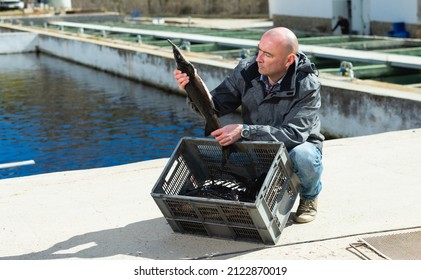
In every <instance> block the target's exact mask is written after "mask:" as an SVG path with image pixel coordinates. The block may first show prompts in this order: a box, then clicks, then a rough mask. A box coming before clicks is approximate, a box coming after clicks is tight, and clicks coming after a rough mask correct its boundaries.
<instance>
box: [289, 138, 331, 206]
mask: <svg viewBox="0 0 421 280" xmlns="http://www.w3.org/2000/svg"><path fill="white" fill-rule="evenodd" d="M289 157H290V158H291V161H292V165H293V168H294V171H295V173H296V174H297V175H298V178H300V181H301V190H300V196H301V198H304V199H311V200H313V199H315V198H316V197H317V196H318V195H319V193H320V191H321V190H322V182H321V180H320V179H321V176H322V171H323V164H322V153H321V151H320V150H319V148H317V147H316V146H315V145H314V144H312V143H309V142H304V143H303V144H300V145H298V146H296V147H295V148H293V149H292V150H291V151H290V152H289Z"/></svg>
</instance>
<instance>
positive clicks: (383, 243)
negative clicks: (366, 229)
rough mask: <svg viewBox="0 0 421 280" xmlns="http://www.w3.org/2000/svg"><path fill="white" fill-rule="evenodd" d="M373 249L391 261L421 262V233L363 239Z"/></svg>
mask: <svg viewBox="0 0 421 280" xmlns="http://www.w3.org/2000/svg"><path fill="white" fill-rule="evenodd" d="M362 241H363V242H364V243H366V244H367V246H369V247H370V248H371V249H373V250H375V251H376V252H377V253H379V254H381V255H383V256H384V257H385V258H387V259H391V260H421V231H414V232H406V233H396V234H389V235H383V236H375V237H367V238H362Z"/></svg>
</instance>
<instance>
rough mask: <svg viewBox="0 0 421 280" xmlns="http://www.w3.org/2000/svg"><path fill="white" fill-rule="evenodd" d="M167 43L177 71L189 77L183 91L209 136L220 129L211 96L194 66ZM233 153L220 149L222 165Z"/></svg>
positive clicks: (227, 147)
mask: <svg viewBox="0 0 421 280" xmlns="http://www.w3.org/2000/svg"><path fill="white" fill-rule="evenodd" d="M167 41H168V42H169V43H170V44H171V46H172V49H173V53H174V59H175V62H176V64H177V69H178V70H180V71H181V72H183V73H186V74H187V75H188V76H189V83H188V84H187V85H186V86H185V88H184V89H185V91H186V92H187V95H188V97H189V98H190V100H191V101H192V102H193V104H194V105H195V107H196V108H197V109H198V110H199V112H200V114H201V115H202V116H203V118H204V119H205V136H209V135H210V133H211V132H212V131H214V130H216V129H218V128H220V127H221V123H220V122H219V119H218V116H217V115H216V113H215V111H214V109H213V102H212V100H211V98H212V96H211V94H210V93H209V90H208V88H207V87H206V85H205V83H204V82H203V80H202V78H200V76H199V75H198V74H197V70H196V68H195V67H194V65H193V64H192V63H191V62H190V61H188V60H187V59H186V58H185V57H184V55H183V54H182V53H181V50H180V49H179V48H178V47H177V45H175V44H174V43H173V42H171V40H170V39H167ZM233 151H234V147H233V145H230V146H224V147H222V154H223V159H222V164H223V165H225V163H226V162H227V161H228V159H229V156H230V154H231V153H232V152H233Z"/></svg>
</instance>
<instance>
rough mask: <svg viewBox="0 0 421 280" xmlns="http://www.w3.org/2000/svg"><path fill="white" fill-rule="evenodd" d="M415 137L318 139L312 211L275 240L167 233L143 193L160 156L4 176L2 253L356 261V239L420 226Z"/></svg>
mask: <svg viewBox="0 0 421 280" xmlns="http://www.w3.org/2000/svg"><path fill="white" fill-rule="evenodd" d="M175 141H177V140H175ZM420 143H421V129H413V130H407V131H399V132H389V133H383V134H377V135H371V136H364V137H355V138H346V139H338V140H329V141H326V142H325V148H324V166H325V171H324V174H323V182H324V190H323V192H322V194H321V196H320V201H319V205H320V211H319V217H318V219H316V220H315V221H314V222H311V223H308V224H294V223H292V222H291V223H289V224H288V225H287V227H286V228H285V229H284V230H283V232H282V235H281V237H280V239H279V241H278V243H277V244H276V245H274V246H267V245H263V244H259V243H248V242H239V241H233V240H225V239H215V238H208V237H199V236H194V235H184V234H179V233H174V232H173V231H172V229H171V228H170V227H169V225H168V224H167V223H166V220H165V219H164V218H163V216H162V214H161V212H160V210H159V209H158V207H157V206H156V204H155V202H154V200H153V199H152V197H151V195H150V193H151V191H152V188H153V186H154V184H155V182H156V180H157V179H158V178H159V176H160V174H161V172H162V170H163V168H164V166H165V164H166V162H167V160H168V159H159V160H152V161H147V162H139V163H133V164H127V165H121V166H115V167H108V168H99V169H91V170H80V171H69V172H58V173H51V174H43V175H36V176H28V177H21V178H13V179H4V180H1V181H0V221H1V224H0V244H2V246H0V260H4V259H13V260H16V259H26V260H37V259H73V258H75V259H120V260H124V259H136V260H140V259H171V260H178V259H207V258H211V259H292V260H301V259H318V260H322V259H344V260H354V259H360V254H358V253H355V252H354V251H353V250H351V249H350V248H349V247H350V244H351V243H355V242H357V241H358V240H359V238H361V237H366V236H376V235H380V234H384V233H385V232H388V233H391V232H402V231H408V230H415V228H417V227H418V228H421V215H420V214H419V213H421V204H420V203H419V197H421V156H420V155H421V144H420ZM293 211H295V208H294V209H293ZM292 215H293V214H292ZM370 252H371V251H369V250H368V252H366V253H367V254H370ZM370 258H373V259H380V257H379V256H378V255H376V254H371V256H370Z"/></svg>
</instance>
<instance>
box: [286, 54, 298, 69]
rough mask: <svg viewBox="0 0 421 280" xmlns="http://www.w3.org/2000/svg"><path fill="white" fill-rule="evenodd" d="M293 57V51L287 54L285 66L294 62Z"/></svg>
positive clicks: (294, 56)
mask: <svg viewBox="0 0 421 280" xmlns="http://www.w3.org/2000/svg"><path fill="white" fill-rule="evenodd" d="M295 58H296V55H295V54H293V53H291V54H289V55H288V59H287V65H286V66H287V67H289V66H291V65H292V64H293V63H294V62H295Z"/></svg>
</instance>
